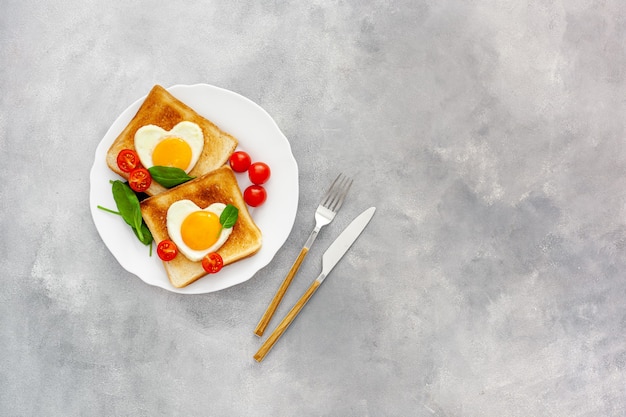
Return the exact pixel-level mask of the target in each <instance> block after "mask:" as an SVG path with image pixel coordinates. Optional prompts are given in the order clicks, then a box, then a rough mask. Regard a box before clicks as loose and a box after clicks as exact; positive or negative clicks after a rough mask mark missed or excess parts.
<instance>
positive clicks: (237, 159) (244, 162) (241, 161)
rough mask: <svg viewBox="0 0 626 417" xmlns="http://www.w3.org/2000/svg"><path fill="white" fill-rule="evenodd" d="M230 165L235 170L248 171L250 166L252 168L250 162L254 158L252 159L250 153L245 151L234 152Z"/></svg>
mask: <svg viewBox="0 0 626 417" xmlns="http://www.w3.org/2000/svg"><path fill="white" fill-rule="evenodd" d="M229 161H230V167H231V168H232V169H233V171H235V172H246V171H247V170H248V168H250V163H251V162H252V160H251V159H250V155H248V154H247V153H246V152H244V151H237V152H234V153H233V154H232V155H231V156H230V160H229Z"/></svg>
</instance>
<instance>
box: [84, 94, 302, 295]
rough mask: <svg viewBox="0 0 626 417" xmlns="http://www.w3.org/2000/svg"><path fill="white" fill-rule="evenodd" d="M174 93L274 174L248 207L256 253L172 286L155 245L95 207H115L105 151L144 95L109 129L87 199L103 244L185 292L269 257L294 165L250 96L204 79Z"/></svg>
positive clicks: (248, 273)
mask: <svg viewBox="0 0 626 417" xmlns="http://www.w3.org/2000/svg"><path fill="white" fill-rule="evenodd" d="M167 90H168V91H169V92H170V93H172V95H174V96H175V97H176V98H178V99H179V100H181V101H182V102H184V103H186V104H187V105H188V106H190V107H191V108H193V109H194V110H195V111H196V112H198V113H199V114H200V115H202V116H204V117H206V118H207V119H209V120H211V121H212V122H213V123H215V124H216V125H217V126H219V127H220V128H221V129H222V130H224V131H226V132H228V133H230V134H231V135H233V136H235V137H236V138H237V139H238V140H239V145H238V147H237V150H243V151H246V152H248V153H249V154H250V157H251V158H252V161H253V162H254V161H263V162H265V163H267V164H268V165H269V166H270V168H271V169H272V177H271V178H270V180H269V181H268V182H267V183H266V184H264V186H265V188H266V190H267V200H266V201H265V203H264V204H263V205H261V206H259V207H256V208H251V207H249V208H248V209H249V211H250V214H251V215H252V218H253V219H254V221H255V223H256V224H257V225H258V226H259V228H260V229H261V232H262V233H263V246H262V248H261V250H260V251H259V252H257V253H256V254H255V255H254V256H251V257H249V258H246V259H243V260H241V261H239V262H236V263H234V264H231V265H227V266H226V267H224V269H222V270H221V271H220V272H219V273H217V274H215V275H207V276H205V277H204V278H201V279H199V280H198V281H196V282H194V283H193V284H190V285H189V286H187V287H185V288H175V287H174V286H172V285H171V284H170V282H169V280H168V278H167V275H166V273H165V269H164V268H163V264H162V262H161V260H160V259H159V257H158V256H157V255H156V249H155V248H156V246H154V245H153V248H152V255H150V248H149V247H148V246H145V245H143V244H142V243H141V242H139V240H138V239H137V238H136V237H135V235H134V233H133V231H132V230H131V228H130V227H129V226H128V225H126V223H124V220H122V218H121V217H119V216H117V215H115V214H111V213H108V212H105V211H103V210H100V209H98V208H97V206H98V205H100V206H103V207H108V208H111V209H115V208H116V205H115V201H114V200H113V195H112V193H111V184H110V180H114V179H120V177H119V176H118V175H117V174H115V173H114V172H113V171H111V170H110V169H109V167H108V166H107V164H106V153H107V151H108V149H109V147H110V146H111V144H112V143H113V141H114V140H115V139H116V138H117V136H118V135H119V134H120V132H121V131H122V130H123V129H124V128H125V127H126V125H127V124H128V123H129V122H130V120H131V119H132V118H133V117H134V116H135V114H136V113H137V110H138V109H139V106H140V105H141V103H142V102H143V100H144V99H145V97H142V98H140V99H138V100H137V101H135V102H134V103H133V104H131V105H130V106H129V107H128V108H127V109H126V110H125V111H124V112H123V113H122V114H121V115H120V116H119V117H118V118H117V120H115V122H114V123H113V125H112V126H111V127H110V128H109V130H108V132H107V133H106V135H104V138H102V141H101V142H100V144H99V145H98V147H97V149H96V155H95V160H94V163H93V166H92V168H91V174H90V185H91V188H90V194H89V204H90V208H91V215H92V217H93V220H94V222H95V224H96V228H97V229H98V233H100V236H101V237H102V240H103V241H104V243H105V245H106V246H107V248H108V249H109V250H110V251H111V253H112V254H113V256H115V258H116V259H117V260H118V262H119V263H120V264H121V265H122V267H124V269H126V270H127V271H128V272H130V273H132V274H134V275H136V276H138V277H139V278H141V279H142V280H143V281H144V282H146V283H148V284H150V285H155V286H158V287H161V288H164V289H166V290H168V291H172V292H177V293H183V294H203V293H208V292H213V291H219V290H222V289H224V288H228V287H231V286H233V285H236V284H239V283H242V282H244V281H247V280H248V279H250V278H251V277H252V276H253V275H254V274H255V273H256V272H257V271H258V270H259V269H261V268H263V267H265V266H266V265H267V264H269V263H270V261H271V260H272V259H273V257H274V255H275V254H276V252H278V249H280V247H281V246H282V245H283V244H284V243H285V240H287V237H288V236H289V233H291V228H292V227H293V223H294V221H295V217H296V210H297V208H298V191H299V190H298V166H297V164H296V161H295V159H294V157H293V154H292V153H291V147H290V145H289V142H288V141H287V138H286V137H285V135H283V133H282V132H281V131H280V129H279V128H278V126H277V125H276V123H275V122H274V120H273V119H272V118H271V117H270V115H269V114H268V113H267V112H266V111H265V110H263V109H262V108H261V107H260V106H259V105H257V104H256V103H254V102H252V101H250V100H249V99H247V98H245V97H243V96H241V95H239V94H237V93H234V92H232V91H228V90H225V89H223V88H218V87H214V86H211V85H207V84H196V85H175V86H173V87H170V88H168V89H167ZM236 176H237V180H238V182H239V187H240V188H241V190H245V188H246V187H248V186H249V185H250V181H249V179H248V177H247V174H245V173H244V174H236Z"/></svg>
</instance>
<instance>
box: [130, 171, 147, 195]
mask: <svg viewBox="0 0 626 417" xmlns="http://www.w3.org/2000/svg"><path fill="white" fill-rule="evenodd" d="M150 184H152V176H151V175H150V172H149V171H148V170H147V169H145V168H135V169H133V170H132V171H130V174H129V175H128V185H129V186H130V188H131V189H132V190H133V191H136V192H138V193H142V192H144V191H146V190H147V189H148V188H149V187H150Z"/></svg>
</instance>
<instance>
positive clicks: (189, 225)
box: [166, 200, 233, 262]
mask: <svg viewBox="0 0 626 417" xmlns="http://www.w3.org/2000/svg"><path fill="white" fill-rule="evenodd" d="M225 207H226V205H225V204H223V203H213V204H211V205H210V206H208V207H206V208H204V209H201V208H200V207H198V206H197V205H196V204H195V203H194V202H193V201H190V200H179V201H176V202H175V203H173V204H172V205H171V206H170V207H169V209H168V210H167V219H166V222H167V233H168V234H169V235H170V239H172V241H173V242H174V243H175V244H176V246H177V247H178V250H179V251H180V252H181V253H182V254H183V255H185V257H187V259H189V260H190V261H193V262H198V261H201V260H202V258H203V257H204V256H205V255H206V254H208V253H211V252H216V251H217V250H218V249H219V248H220V247H221V246H222V245H223V244H224V243H225V242H226V240H227V239H228V237H229V236H230V233H231V232H232V230H233V228H232V227H229V228H223V227H222V224H221V223H220V215H221V214H222V211H224V208H225Z"/></svg>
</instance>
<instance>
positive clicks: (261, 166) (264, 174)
mask: <svg viewBox="0 0 626 417" xmlns="http://www.w3.org/2000/svg"><path fill="white" fill-rule="evenodd" d="M270 174H271V172H270V167H269V166H268V165H267V164H266V163H265V162H255V163H254V164H252V165H250V168H248V177H249V178H250V181H252V183H253V184H257V185H261V184H265V183H266V182H267V180H269V179H270Z"/></svg>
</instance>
